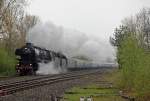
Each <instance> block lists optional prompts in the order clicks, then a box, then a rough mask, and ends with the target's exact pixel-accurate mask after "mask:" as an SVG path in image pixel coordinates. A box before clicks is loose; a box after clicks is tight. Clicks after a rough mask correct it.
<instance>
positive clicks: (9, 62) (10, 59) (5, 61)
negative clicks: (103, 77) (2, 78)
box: [0, 48, 16, 75]
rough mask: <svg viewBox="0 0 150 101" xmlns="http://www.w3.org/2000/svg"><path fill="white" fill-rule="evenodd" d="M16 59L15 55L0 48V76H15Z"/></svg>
mask: <svg viewBox="0 0 150 101" xmlns="http://www.w3.org/2000/svg"><path fill="white" fill-rule="evenodd" d="M15 64H16V59H15V56H14V55H9V54H8V52H7V51H6V50H5V49H3V48H0V75H13V74H14V73H15Z"/></svg>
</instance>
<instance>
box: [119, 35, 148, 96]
mask: <svg viewBox="0 0 150 101" xmlns="http://www.w3.org/2000/svg"><path fill="white" fill-rule="evenodd" d="M117 58H118V60H119V61H118V62H119V65H120V68H121V69H120V73H121V82H120V86H121V87H122V88H124V89H126V90H129V91H133V92H136V94H138V95H145V94H148V93H149V94H150V75H149V74H150V53H149V52H146V51H145V50H144V49H143V48H141V47H140V46H139V45H138V41H137V39H136V38H135V37H134V36H128V37H126V38H125V39H124V40H123V41H122V42H121V46H120V47H118V54H117Z"/></svg>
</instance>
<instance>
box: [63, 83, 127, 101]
mask: <svg viewBox="0 0 150 101" xmlns="http://www.w3.org/2000/svg"><path fill="white" fill-rule="evenodd" d="M85 88H86V89H85ZM117 92H118V90H117V89H114V88H104V87H102V86H99V85H89V86H86V87H84V88H80V87H74V88H72V89H71V90H69V91H67V92H66V93H65V95H64V98H66V100H64V101H79V99H80V97H89V96H92V98H93V99H94V101H125V100H124V99H122V98H121V97H120V96H117V95H116V94H117Z"/></svg>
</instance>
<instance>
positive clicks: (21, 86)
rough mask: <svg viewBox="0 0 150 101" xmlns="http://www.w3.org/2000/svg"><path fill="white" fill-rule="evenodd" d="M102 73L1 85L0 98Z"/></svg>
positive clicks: (69, 75)
mask: <svg viewBox="0 0 150 101" xmlns="http://www.w3.org/2000/svg"><path fill="white" fill-rule="evenodd" d="M100 71H101V70H92V71H82V72H79V71H78V72H71V73H67V74H60V75H54V76H43V77H39V78H34V79H29V80H21V81H15V82H9V83H3V84H0V97H2V96H6V95H9V94H13V93H15V92H18V91H23V90H27V89H32V88H34V87H38V86H43V85H50V84H53V83H57V82H62V81H66V80H72V79H77V78H81V77H83V76H86V75H92V74H95V73H98V72H99V73H100Z"/></svg>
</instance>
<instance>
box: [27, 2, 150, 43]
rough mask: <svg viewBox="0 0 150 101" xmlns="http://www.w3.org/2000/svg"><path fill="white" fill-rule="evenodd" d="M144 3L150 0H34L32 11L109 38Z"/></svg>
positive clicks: (60, 23)
mask: <svg viewBox="0 0 150 101" xmlns="http://www.w3.org/2000/svg"><path fill="white" fill-rule="evenodd" d="M143 7H150V0H33V1H32V2H31V4H30V6H29V7H28V12H29V13H30V14H33V15H37V16H39V17H40V18H41V19H42V21H44V22H45V21H51V22H53V23H54V24H56V25H58V26H63V27H65V28H71V29H76V30H79V31H81V32H85V33H87V34H88V35H91V36H96V37H99V38H101V39H105V40H106V39H108V38H109V36H110V34H112V33H113V30H114V28H115V27H117V26H119V24H120V23H121V20H122V19H124V18H125V17H128V16H131V15H134V14H135V13H137V12H138V11H139V10H140V9H142V8H143Z"/></svg>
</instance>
